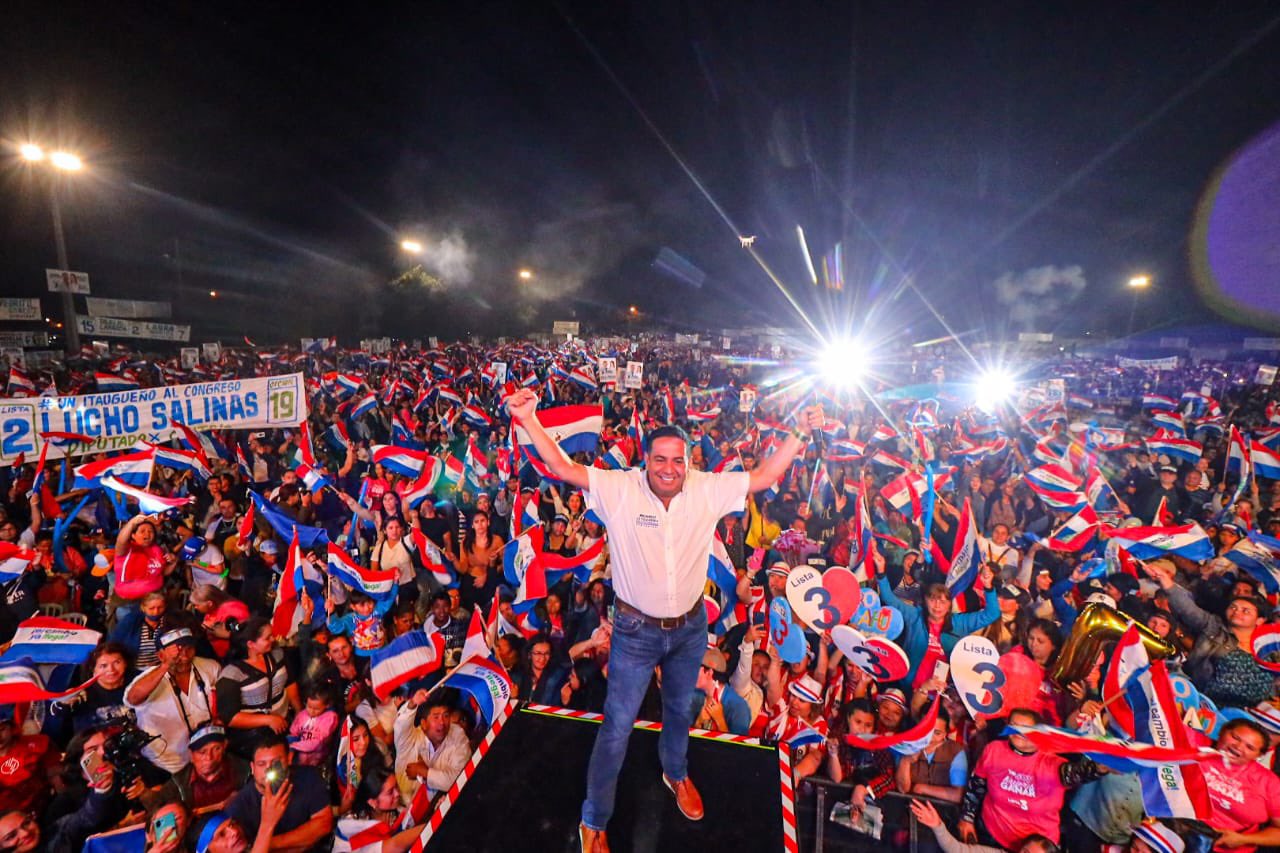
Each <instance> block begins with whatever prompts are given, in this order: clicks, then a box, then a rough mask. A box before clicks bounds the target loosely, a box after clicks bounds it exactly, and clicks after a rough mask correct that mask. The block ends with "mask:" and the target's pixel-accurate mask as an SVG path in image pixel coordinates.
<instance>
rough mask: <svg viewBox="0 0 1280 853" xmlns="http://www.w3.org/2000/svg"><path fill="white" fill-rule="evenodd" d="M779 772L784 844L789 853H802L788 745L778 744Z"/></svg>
mask: <svg viewBox="0 0 1280 853" xmlns="http://www.w3.org/2000/svg"><path fill="white" fill-rule="evenodd" d="M778 770H779V772H780V773H781V780H780V781H781V783H782V784H781V791H782V842H783V846H784V847H785V848H786V850H787V853H800V842H799V840H798V839H797V837H796V789H795V785H794V783H793V782H792V780H791V750H790V749H789V748H788V747H787V745H786V744H784V743H780V744H778Z"/></svg>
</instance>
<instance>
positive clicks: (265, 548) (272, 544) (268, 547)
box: [258, 539, 280, 554]
mask: <svg viewBox="0 0 1280 853" xmlns="http://www.w3.org/2000/svg"><path fill="white" fill-rule="evenodd" d="M258 551H260V552H261V553H263V554H279V553H280V546H279V545H277V544H276V540H274V539H264V540H263V541H262V543H261V544H259V545H258Z"/></svg>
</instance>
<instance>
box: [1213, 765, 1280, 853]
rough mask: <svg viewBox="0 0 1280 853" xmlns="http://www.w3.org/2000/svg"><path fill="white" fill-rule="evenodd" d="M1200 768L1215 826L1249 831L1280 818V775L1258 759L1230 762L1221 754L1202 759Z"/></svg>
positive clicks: (1236, 851)
mask: <svg viewBox="0 0 1280 853" xmlns="http://www.w3.org/2000/svg"><path fill="white" fill-rule="evenodd" d="M1200 768H1201V770H1202V771H1203V772H1204V783H1205V787H1207V788H1208V789H1209V802H1210V804H1211V805H1212V806H1213V816H1212V817H1210V818H1209V820H1208V824H1209V825H1210V826H1212V827H1213V828H1214V829H1218V830H1231V831H1232V832H1240V833H1245V834H1248V833H1250V832H1255V831H1257V829H1258V827H1259V826H1262V825H1263V824H1266V823H1270V822H1271V821H1273V820H1275V819H1276V818H1280V777H1277V776H1276V775H1275V774H1274V773H1272V772H1270V771H1269V770H1267V768H1265V767H1263V766H1262V765H1261V764H1259V763H1258V762H1256V761H1248V762H1245V763H1243V764H1236V765H1228V764H1227V763H1226V761H1225V760H1224V759H1223V757H1222V756H1220V755H1219V756H1214V757H1213V758H1211V759H1208V760H1206V761H1202V762H1200ZM1214 849H1215V850H1217V849H1219V848H1216V847H1215V848H1214ZM1222 849H1224V850H1225V849H1227V848H1222ZM1256 849H1257V848H1256V847H1254V846H1252V845H1248V846H1244V847H1232V848H1230V850H1231V851H1232V853H1250V851H1252V850H1256Z"/></svg>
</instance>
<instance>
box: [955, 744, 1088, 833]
mask: <svg viewBox="0 0 1280 853" xmlns="http://www.w3.org/2000/svg"><path fill="white" fill-rule="evenodd" d="M1064 763H1066V759H1065V758H1063V757H1062V756H1060V755H1053V754H1051V753H1047V752H1036V753H1033V754H1032V755H1023V754H1021V753H1019V752H1017V751H1016V750H1015V749H1014V748H1013V747H1011V746H1009V744H1008V743H1007V742H1006V741H997V742H995V743H993V744H991V745H989V746H988V747H987V748H986V749H985V750H983V752H982V758H980V759H979V760H978V766H977V767H976V768H974V771H973V775H975V776H980V777H982V778H984V779H986V780H987V796H986V799H985V800H983V801H982V815H981V818H980V819H981V820H982V822H983V823H985V824H986V826H987V831H988V832H990V833H991V837H992V838H994V839H995V840H996V841H997V842H998V843H999V844H1000V846H1001V847H1005V848H1008V849H1010V850H1012V849H1014V848H1015V847H1017V845H1018V842H1019V841H1021V840H1022V839H1024V838H1026V837H1027V836H1028V835H1032V834H1034V833H1039V834H1040V835H1043V836H1045V837H1046V838H1048V839H1049V840H1051V841H1052V842H1053V843H1054V844H1057V843H1058V838H1059V834H1060V833H1059V831H1060V821H1059V820H1058V812H1059V811H1061V810H1062V800H1063V795H1064V794H1065V793H1066V790H1067V789H1066V788H1065V787H1064V786H1063V784H1062V778H1061V776H1060V775H1059V769H1060V768H1061V767H1062V765H1063V764H1064Z"/></svg>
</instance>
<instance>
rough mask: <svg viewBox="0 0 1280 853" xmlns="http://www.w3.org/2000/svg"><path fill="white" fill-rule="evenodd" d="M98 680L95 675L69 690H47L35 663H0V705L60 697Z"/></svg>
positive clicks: (20, 661)
mask: <svg viewBox="0 0 1280 853" xmlns="http://www.w3.org/2000/svg"><path fill="white" fill-rule="evenodd" d="M97 680H98V677H97V676H96V675H95V676H94V677H93V678H90V679H89V680H88V681H86V682H85V683H84V684H78V685H76V686H75V687H72V688H71V689H70V690H47V689H45V686H44V679H43V678H41V677H40V671H39V670H38V669H37V668H36V664H35V663H34V662H32V661H31V660H29V659H26V658H21V659H18V660H12V661H4V662H2V663H0V705H16V704H18V703H19V702H40V701H42V700H44V699H61V698H63V697H64V696H72V695H74V694H76V693H79V692H80V691H81V690H84V689H85V688H86V687H88V686H89V685H90V684H93V683H94V682H95V681H97Z"/></svg>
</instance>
